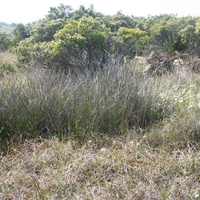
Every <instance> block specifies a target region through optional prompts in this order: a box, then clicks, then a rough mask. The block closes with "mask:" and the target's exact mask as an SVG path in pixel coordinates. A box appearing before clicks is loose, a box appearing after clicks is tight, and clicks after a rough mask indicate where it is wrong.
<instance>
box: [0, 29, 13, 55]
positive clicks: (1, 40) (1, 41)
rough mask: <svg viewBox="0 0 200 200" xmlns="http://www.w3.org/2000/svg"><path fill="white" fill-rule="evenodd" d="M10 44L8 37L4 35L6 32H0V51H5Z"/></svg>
mask: <svg viewBox="0 0 200 200" xmlns="http://www.w3.org/2000/svg"><path fill="white" fill-rule="evenodd" d="M10 44H11V41H10V39H9V38H8V37H7V36H6V33H2V32H0V52H1V51H5V50H7V49H8V48H9V46H10Z"/></svg>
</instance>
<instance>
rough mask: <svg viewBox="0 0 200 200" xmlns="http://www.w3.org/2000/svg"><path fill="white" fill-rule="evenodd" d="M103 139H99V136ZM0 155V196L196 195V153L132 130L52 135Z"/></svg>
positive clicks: (199, 168)
mask: <svg viewBox="0 0 200 200" xmlns="http://www.w3.org/2000/svg"><path fill="white" fill-rule="evenodd" d="M104 139H105V138H103V139H102V140H104ZM11 152H12V153H10V154H9V155H4V156H2V157H1V163H0V172H1V180H0V183H1V187H0V198H1V199H95V200H96V199H99V200H100V199H127V200H128V199H148V200H149V199H181V200H182V199H199V195H200V189H199V188H200V153H199V151H196V150H195V149H194V148H192V147H188V148H187V149H185V150H184V151H179V150H174V151H169V150H168V149H167V148H164V147H162V148H161V147H160V148H157V149H154V148H151V147H150V146H149V145H148V144H147V143H146V142H145V139H144V138H140V137H139V136H138V135H137V134H135V133H134V132H132V133H130V134H129V135H128V136H127V137H123V138H115V139H113V142H108V141H107V140H106V139H105V142H104V145H102V146H101V147H100V146H98V147H97V146H96V145H95V144H94V143H91V141H88V143H86V144H85V145H83V146H77V144H76V143H74V142H73V141H68V142H61V141H59V140H58V139H56V138H54V139H51V140H44V141H42V142H36V141H35V142H28V141H27V142H25V143H24V144H21V145H18V146H15V147H14V146H13V148H12V149H11Z"/></svg>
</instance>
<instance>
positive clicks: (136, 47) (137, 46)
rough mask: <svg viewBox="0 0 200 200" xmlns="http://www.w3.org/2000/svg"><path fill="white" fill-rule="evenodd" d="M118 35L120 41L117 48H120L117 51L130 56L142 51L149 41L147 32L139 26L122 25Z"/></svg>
mask: <svg viewBox="0 0 200 200" xmlns="http://www.w3.org/2000/svg"><path fill="white" fill-rule="evenodd" d="M117 36H118V37H117V40H118V42H119V43H118V45H117V47H116V48H119V49H120V50H119V51H118V52H117V53H118V54H119V55H123V56H127V57H129V58H132V57H133V56H134V55H137V54H138V53H140V52H142V50H143V49H144V47H145V45H146V44H147V42H148V36H147V33H146V32H145V31H142V30H140V29H138V28H125V27H121V28H119V29H118V31H117Z"/></svg>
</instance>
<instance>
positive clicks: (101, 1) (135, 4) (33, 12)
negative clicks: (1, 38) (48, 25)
mask: <svg viewBox="0 0 200 200" xmlns="http://www.w3.org/2000/svg"><path fill="white" fill-rule="evenodd" d="M61 3H63V4H65V5H70V6H72V8H73V9H75V10H76V9H78V8H79V6H80V5H84V6H85V7H86V8H88V7H89V5H91V4H93V5H94V9H95V10H96V11H98V12H101V13H103V14H110V15H112V14H115V13H116V12H117V11H120V10H121V11H122V13H123V14H127V15H133V16H145V17H146V16H148V15H159V14H178V16H188V15H191V16H200V0H132V1H131V0H1V3H0V22H6V23H12V22H15V23H29V22H32V21H36V20H38V19H41V18H43V17H44V16H45V15H46V14H47V13H48V11H49V8H50V7H57V6H59V5H60V4H61Z"/></svg>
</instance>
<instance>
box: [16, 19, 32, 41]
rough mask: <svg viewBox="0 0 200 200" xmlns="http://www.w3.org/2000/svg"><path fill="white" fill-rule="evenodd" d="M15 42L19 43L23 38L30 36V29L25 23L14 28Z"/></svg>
mask: <svg viewBox="0 0 200 200" xmlns="http://www.w3.org/2000/svg"><path fill="white" fill-rule="evenodd" d="M13 36H14V42H15V43H19V42H20V41H21V40H24V39H26V38H28V37H29V33H28V30H27V28H26V26H25V25H24V24H21V23H20V24H17V26H16V27H15V28H14V30H13Z"/></svg>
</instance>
